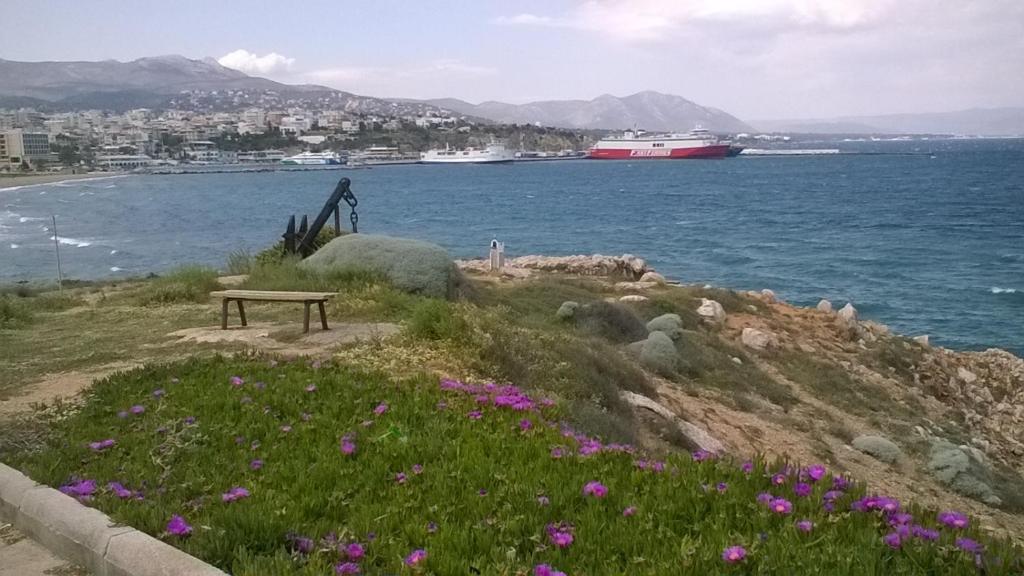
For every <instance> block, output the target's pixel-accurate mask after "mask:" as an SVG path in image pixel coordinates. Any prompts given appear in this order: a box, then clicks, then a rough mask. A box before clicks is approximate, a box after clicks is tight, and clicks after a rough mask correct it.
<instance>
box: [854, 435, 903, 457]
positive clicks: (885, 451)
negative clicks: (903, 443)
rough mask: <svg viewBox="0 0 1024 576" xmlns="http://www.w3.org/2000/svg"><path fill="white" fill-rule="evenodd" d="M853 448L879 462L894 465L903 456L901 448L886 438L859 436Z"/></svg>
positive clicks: (855, 439)
mask: <svg viewBox="0 0 1024 576" xmlns="http://www.w3.org/2000/svg"><path fill="white" fill-rule="evenodd" d="M853 447H854V448H856V449H857V450H860V451H861V452H863V453H865V454H870V455H871V456H873V457H874V458H875V459H877V460H881V461H882V462H887V463H889V464H892V463H894V462H896V461H897V460H899V459H900V457H901V456H903V451H902V450H900V447H899V446H897V445H896V444H895V443H893V442H892V441H891V440H889V439H888V438H886V437H884V436H872V435H865V436H858V437H856V438H854V439H853Z"/></svg>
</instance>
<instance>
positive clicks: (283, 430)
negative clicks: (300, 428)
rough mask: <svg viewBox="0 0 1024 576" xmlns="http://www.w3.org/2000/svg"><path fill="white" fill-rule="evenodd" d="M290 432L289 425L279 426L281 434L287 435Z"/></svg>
mask: <svg viewBox="0 0 1024 576" xmlns="http://www.w3.org/2000/svg"><path fill="white" fill-rule="evenodd" d="M291 431H292V427H291V425H290V424H285V425H284V426H281V432H284V433H285V434H287V433H289V432H291Z"/></svg>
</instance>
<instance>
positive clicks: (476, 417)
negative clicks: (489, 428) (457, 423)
mask: <svg viewBox="0 0 1024 576" xmlns="http://www.w3.org/2000/svg"><path fill="white" fill-rule="evenodd" d="M466 417H467V418H469V419H470V420H479V419H481V418H483V417H484V413H483V412H481V411H479V410H473V411H472V412H470V413H469V414H466Z"/></svg>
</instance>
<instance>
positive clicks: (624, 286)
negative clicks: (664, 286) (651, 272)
mask: <svg viewBox="0 0 1024 576" xmlns="http://www.w3.org/2000/svg"><path fill="white" fill-rule="evenodd" d="M655 286H657V284H656V283H655V282H616V283H615V289H616V290H619V291H620V292H628V291H630V290H647V289H648V288H654V287H655Z"/></svg>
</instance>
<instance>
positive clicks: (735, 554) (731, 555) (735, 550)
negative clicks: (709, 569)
mask: <svg viewBox="0 0 1024 576" xmlns="http://www.w3.org/2000/svg"><path fill="white" fill-rule="evenodd" d="M746 557H747V550H746V548H744V547H743V546H730V547H728V548H726V549H725V550H723V551H722V560H725V561H726V562H727V563H729V564H736V563H738V562H743V559H744V558H746Z"/></svg>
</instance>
